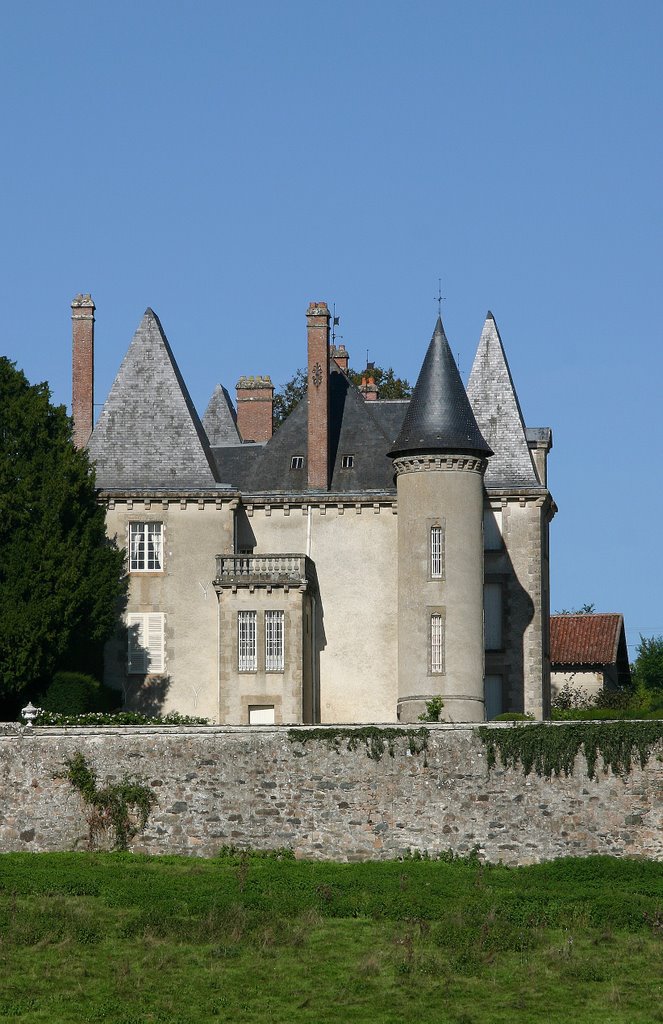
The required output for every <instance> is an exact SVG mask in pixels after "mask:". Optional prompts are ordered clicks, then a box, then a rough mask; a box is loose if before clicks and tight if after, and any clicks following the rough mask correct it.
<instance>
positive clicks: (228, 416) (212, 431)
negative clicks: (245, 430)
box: [203, 384, 242, 448]
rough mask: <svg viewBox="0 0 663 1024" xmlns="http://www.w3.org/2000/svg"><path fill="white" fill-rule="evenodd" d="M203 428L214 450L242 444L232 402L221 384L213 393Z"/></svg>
mask: <svg viewBox="0 0 663 1024" xmlns="http://www.w3.org/2000/svg"><path fill="white" fill-rule="evenodd" d="M203 427H204V428H205V433H206V434H207V437H208V439H209V443H210V445H211V446H212V447H213V448H223V447H225V446H226V445H235V444H241V443H242V439H241V438H240V436H239V431H238V430H237V416H236V415H235V410H234V408H233V404H232V400H231V398H230V395H229V394H228V392H227V391H226V389H225V388H224V387H223V386H222V385H221V384H217V385H216V387H215V388H214V391H213V392H212V397H211V398H210V400H209V403H208V405H207V408H206V410H205V415H204V416H203Z"/></svg>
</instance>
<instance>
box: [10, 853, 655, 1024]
mask: <svg viewBox="0 0 663 1024" xmlns="http://www.w3.org/2000/svg"><path fill="white" fill-rule="evenodd" d="M0 1020H20V1021H25V1022H30V1024H32V1022H38V1021H39V1022H46V1021H48V1022H53V1024H60V1022H62V1024H65V1022H66V1024H69V1022H74V1021H75V1022H88V1021H89V1022H97V1021H98V1022H112V1024H138V1022H140V1024H143V1022H153V1021H154V1022H168V1024H180V1022H181V1024H185V1022H186V1024H194V1022H195V1024H198V1022H207V1021H232V1022H237V1024H244V1022H247V1024H248V1022H263V1021H264V1022H274V1024H281V1022H282V1024H286V1022H287V1024H290V1022H295V1024H296V1022H300V1021H310V1022H316V1024H317V1022H319V1024H326V1022H346V1021H347V1022H358V1024H364V1022H366V1024H369V1022H371V1024H374V1022H379V1024H387V1022H389V1024H401V1022H406V1021H407V1022H409V1021H413V1022H417V1024H428V1022H431V1024H433V1022H434V1024H479V1022H481V1024H483V1022H489V1024H501V1022H512V1021H517V1022H534V1021H536V1022H537V1024H538V1022H541V1021H544V1022H546V1024H568V1022H569V1021H574V1022H578V1024H590V1022H591V1024H593V1022H596V1024H599V1022H600V1024H622V1022H623V1024H655V1022H658V1021H661V1022H663V867H662V866H660V865H656V864H651V863H645V862H639V861H617V860H610V859H608V858H590V859H585V860H565V861H557V862H555V863H553V864H547V865H537V866H533V867H529V868H518V869H507V868H503V867H485V866H482V865H480V864H477V863H460V862H452V863H443V862H439V861H436V862H433V861H421V860H406V861H403V862H390V863H382V864H376V863H364V864H332V863H316V862H296V861H294V860H292V859H290V858H283V859H276V858H269V857H257V856H240V855H230V856H225V857H219V858H218V859H216V860H195V859H185V858H178V857H164V858H157V857H152V858H148V857H137V856H132V855H129V854H83V853H78V854H4V855H0Z"/></svg>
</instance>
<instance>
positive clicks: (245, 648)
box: [237, 612, 258, 672]
mask: <svg viewBox="0 0 663 1024" xmlns="http://www.w3.org/2000/svg"><path fill="white" fill-rule="evenodd" d="M256 619H257V613H256V612H238V613H237V652H238V668H239V671H240V672H255V671H257V668H258V645H257V643H256Z"/></svg>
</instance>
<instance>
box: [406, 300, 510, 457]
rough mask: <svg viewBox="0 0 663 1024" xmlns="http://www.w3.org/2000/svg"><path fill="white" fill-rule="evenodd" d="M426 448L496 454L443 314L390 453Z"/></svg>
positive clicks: (422, 450) (434, 450)
mask: <svg viewBox="0 0 663 1024" xmlns="http://www.w3.org/2000/svg"><path fill="white" fill-rule="evenodd" d="M424 451H426V452H468V453H472V454H477V455H492V451H491V449H490V448H489V447H488V445H487V444H486V442H485V441H484V439H483V437H482V435H481V431H480V430H479V427H478V426H477V421H476V420H475V418H474V413H473V412H472V408H471V406H470V403H469V399H468V397H467V394H466V393H465V388H464V387H463V382H462V380H461V379H460V374H459V372H458V367H457V366H456V363H455V361H454V357H453V355H452V354H451V349H450V348H449V342H448V341H447V337H446V335H445V333H444V327H443V326H442V320H441V318H440V317H438V318H437V323H436V324H435V331H434V332H433V337H432V338H431V343H430V345H429V346H428V351H427V352H426V357H425V359H424V362H423V366H422V367H421V371H420V373H419V378H418V380H417V383H416V385H415V388H414V391H413V392H412V398H411V399H410V405H409V408H408V410H407V413H406V414H405V419H404V421H403V426H402V427H401V431H400V434H399V435H398V437H397V438H396V441H395V442H394V446H393V448H392V450H391V452H390V455H392V457H393V456H396V455H404V454H406V453H407V452H424Z"/></svg>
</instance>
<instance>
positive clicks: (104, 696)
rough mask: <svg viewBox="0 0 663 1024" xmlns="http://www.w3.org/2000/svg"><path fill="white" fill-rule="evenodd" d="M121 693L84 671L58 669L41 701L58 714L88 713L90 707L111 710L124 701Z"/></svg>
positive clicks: (44, 705) (94, 709) (47, 708)
mask: <svg viewBox="0 0 663 1024" xmlns="http://www.w3.org/2000/svg"><path fill="white" fill-rule="evenodd" d="M121 699H122V698H121V694H120V693H119V692H117V691H115V690H111V689H110V688H109V687H107V686H102V684H101V683H100V682H98V681H97V680H96V679H94V678H93V677H92V676H87V675H84V673H82V672H56V673H55V675H54V676H53V680H52V682H51V684H50V686H49V687H48V688H47V690H46V692H45V693H44V694H43V696H42V697H40V698H39V701H38V703H39V705H40V707H42V708H43V709H44V711H51V712H53V713H55V714H58V715H85V714H88V713H89V712H91V711H111V710H113V709H114V708H116V707H118V705H119V704H120V703H121Z"/></svg>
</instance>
